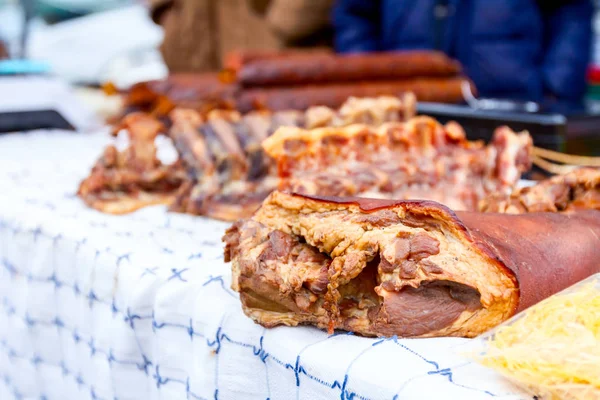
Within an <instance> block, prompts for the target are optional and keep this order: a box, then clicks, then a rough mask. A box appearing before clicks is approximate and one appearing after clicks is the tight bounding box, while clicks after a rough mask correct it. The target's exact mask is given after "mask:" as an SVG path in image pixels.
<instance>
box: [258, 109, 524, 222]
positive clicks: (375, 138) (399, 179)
mask: <svg viewBox="0 0 600 400" xmlns="http://www.w3.org/2000/svg"><path fill="white" fill-rule="evenodd" d="M263 147H264V149H265V151H266V153H267V154H268V155H269V156H270V157H272V158H273V159H274V160H275V163H276V165H277V172H278V175H279V177H280V178H281V181H280V184H279V189H280V190H286V191H292V192H298V193H303V194H309V195H315V194H318V195H325V196H362V197H375V198H386V199H427V200H435V201H438V202H441V203H443V204H445V205H447V206H448V207H450V208H452V209H454V210H477V207H478V203H479V201H481V200H482V199H484V198H486V197H487V196H489V195H490V194H491V193H503V194H509V193H510V192H511V191H512V190H513V188H514V187H515V185H516V183H517V182H518V180H519V179H520V177H521V174H522V173H523V172H525V171H527V170H528V169H529V168H530V167H531V148H532V141H531V137H530V136H529V134H527V133H526V132H522V133H519V134H516V133H514V132H513V131H511V130H510V129H509V128H507V127H501V128H498V129H497V130H496V132H495V134H494V137H493V140H492V141H491V143H490V144H489V145H487V146H486V145H484V143H482V142H469V141H468V140H467V139H466V137H465V133H464V131H463V130H462V128H461V127H460V125H458V124H456V123H449V124H447V125H446V126H443V125H441V124H439V123H438V122H436V121H435V120H434V119H432V118H429V117H422V116H421V117H415V118H412V119H410V120H408V121H407V122H404V123H388V124H383V125H382V126H380V127H377V128H374V127H368V126H360V125H354V126H349V127H344V128H322V129H313V130H304V129H300V128H291V127H285V128H281V129H279V130H278V131H277V132H276V133H275V134H274V135H273V136H271V137H269V138H268V139H267V140H266V141H265V142H264V143H263Z"/></svg>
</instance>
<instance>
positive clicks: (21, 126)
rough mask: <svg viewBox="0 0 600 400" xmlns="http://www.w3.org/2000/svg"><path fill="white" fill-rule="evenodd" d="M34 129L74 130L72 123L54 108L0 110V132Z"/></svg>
mask: <svg viewBox="0 0 600 400" xmlns="http://www.w3.org/2000/svg"><path fill="white" fill-rule="evenodd" d="M36 129H63V130H70V131H74V130H75V128H74V127H73V125H71V124H70V123H69V122H68V121H67V120H66V119H65V118H64V117H63V116H62V115H61V114H60V113H58V112H57V111H55V110H36V111H14V112H0V133H8V132H24V131H32V130H36Z"/></svg>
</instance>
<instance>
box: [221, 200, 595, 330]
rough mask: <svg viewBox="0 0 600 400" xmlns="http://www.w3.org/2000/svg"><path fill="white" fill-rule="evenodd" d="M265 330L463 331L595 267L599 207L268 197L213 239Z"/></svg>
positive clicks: (484, 326)
mask: <svg viewBox="0 0 600 400" xmlns="http://www.w3.org/2000/svg"><path fill="white" fill-rule="evenodd" d="M223 240H224V242H225V243H226V248H225V260H226V261H231V262H232V273H233V283H232V287H233V289H234V290H236V291H238V292H239V293H240V298H241V301H242V306H243V309H244V312H245V313H246V314H247V315H248V316H249V317H250V318H252V319H253V320H254V321H256V322H258V323H260V324H261V325H263V326H265V327H274V326H277V325H288V326H296V325H300V324H310V325H315V326H317V327H319V328H322V329H327V330H328V331H329V332H330V333H332V332H333V331H334V330H335V329H343V330H347V331H352V332H356V333H359V334H361V335H366V336H392V335H397V336H399V337H436V336H462V337H474V336H477V335H478V334H480V333H482V332H485V331H486V330H488V329H490V328H492V327H494V326H496V325H498V324H499V323H501V322H503V321H505V320H506V319H508V318H509V317H511V316H512V315H514V314H515V313H516V312H518V311H520V310H523V309H525V308H527V307H529V306H531V305H533V304H535V303H537V302H539V301H541V300H542V299H544V298H546V297H548V296H550V295H552V294H554V293H556V292H558V291H560V290H562V289H564V288H566V287H568V286H570V285H572V284H574V283H576V282H577V281H579V280H581V279H584V278H586V277H587V276H589V275H592V274H594V273H597V272H600V264H599V263H598V262H597V260H598V259H600V211H597V210H580V211H574V212H573V213H571V214H568V215H567V214H563V213H528V214H523V215H508V214H496V213H483V214H482V213H473V212H453V211H451V210H450V209H449V208H447V207H445V206H443V205H441V204H438V203H435V202H430V201H397V200H373V199H358V198H342V199H340V198H334V197H313V196H303V195H297V194H286V193H282V192H273V193H272V194H271V195H270V196H269V197H268V199H267V200H266V201H265V202H264V204H263V205H262V207H261V208H260V209H259V210H258V211H257V212H256V214H254V216H252V218H250V219H246V220H242V221H239V222H237V223H235V224H234V225H233V226H232V227H231V228H230V229H229V230H228V231H227V233H226V234H225V236H224V238H223Z"/></svg>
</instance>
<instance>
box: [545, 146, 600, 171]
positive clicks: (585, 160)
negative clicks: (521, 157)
mask: <svg viewBox="0 0 600 400" xmlns="http://www.w3.org/2000/svg"><path fill="white" fill-rule="evenodd" d="M533 156H534V157H537V158H540V159H541V158H546V159H548V160H550V161H555V162H560V163H563V164H570V165H579V166H587V167H600V157H586V156H575V155H572V154H564V153H559V152H557V151H552V150H547V149H541V148H539V147H534V148H533ZM540 168H541V167H540Z"/></svg>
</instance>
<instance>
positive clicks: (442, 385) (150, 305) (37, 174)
mask: <svg viewBox="0 0 600 400" xmlns="http://www.w3.org/2000/svg"><path fill="white" fill-rule="evenodd" d="M107 140H108V139H107V137H106V135H102V134H98V135H87V136H84V135H77V134H68V133H62V132H54V133H35V134H28V135H10V136H5V137H0V188H1V189H0V399H3V400H4V399H12V398H14V399H60V400H64V399H76V400H80V399H110V400H126V399H262V400H264V399H290V398H296V399H319V398H339V399H434V398H436V399H437V398H443V399H488V398H497V399H526V398H528V397H527V396H525V395H524V394H522V393H520V392H519V391H518V390H517V389H515V388H514V387H512V386H511V385H509V384H508V383H507V382H506V381H504V380H503V379H502V378H500V377H499V376H498V375H496V374H495V373H493V372H491V371H489V370H486V369H484V368H482V367H479V366H477V365H475V364H473V363H470V362H469V361H468V360H467V359H465V358H462V357H461V354H464V352H465V351H467V347H468V345H469V341H468V340H464V339H421V340H399V339H397V338H389V339H368V338H361V337H357V336H354V335H349V334H344V333H342V334H337V335H334V336H327V334H326V333H324V332H322V331H319V330H317V329H314V328H311V327H298V328H287V327H280V328H276V329H264V328H262V327H261V326H259V325H256V324H254V323H253V322H252V321H251V320H249V319H248V318H246V317H245V316H244V314H243V313H242V311H241V307H240V303H239V299H238V296H237V294H236V293H234V292H232V291H231V289H230V271H229V266H228V265H226V264H224V263H223V261H222V245H221V241H220V239H221V236H222V234H223V231H224V229H225V228H226V226H227V225H226V224H224V223H220V222H216V221H211V220H208V219H203V218H198V217H190V216H185V215H177V214H171V213H167V212H165V210H164V208H161V207H155V208H152V209H145V210H142V211H140V212H138V213H135V214H133V215H128V216H107V215H103V214H100V213H98V212H95V211H93V210H90V209H87V208H86V207H85V206H84V205H83V204H82V202H81V201H80V200H79V199H78V198H77V197H75V196H74V193H75V191H76V189H77V184H78V182H79V180H80V179H81V178H83V177H84V176H85V175H86V174H87V172H88V169H89V167H90V166H91V164H92V163H93V161H94V160H95V158H96V157H97V156H98V155H99V153H100V151H101V148H102V146H103V145H104V144H105V143H106V142H107Z"/></svg>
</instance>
